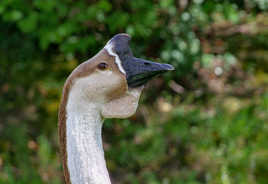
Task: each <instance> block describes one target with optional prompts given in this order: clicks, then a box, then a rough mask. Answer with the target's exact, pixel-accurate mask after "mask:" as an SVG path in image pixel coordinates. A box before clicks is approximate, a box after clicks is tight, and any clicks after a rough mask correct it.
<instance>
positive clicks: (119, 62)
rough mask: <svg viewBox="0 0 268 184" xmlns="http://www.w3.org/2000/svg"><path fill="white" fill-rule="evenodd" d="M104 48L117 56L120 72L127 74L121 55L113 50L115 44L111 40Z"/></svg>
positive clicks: (116, 60)
mask: <svg viewBox="0 0 268 184" xmlns="http://www.w3.org/2000/svg"><path fill="white" fill-rule="evenodd" d="M104 48H105V49H106V50H107V52H108V53H109V54H110V55H111V56H115V63H116V65H117V66H118V68H119V70H120V72H122V73H123V74H125V75H126V72H125V70H124V68H123V66H122V63H121V60H120V58H119V56H118V55H117V54H116V53H114V52H113V45H112V44H111V43H110V41H109V42H108V43H107V44H106V45H105V47H104Z"/></svg>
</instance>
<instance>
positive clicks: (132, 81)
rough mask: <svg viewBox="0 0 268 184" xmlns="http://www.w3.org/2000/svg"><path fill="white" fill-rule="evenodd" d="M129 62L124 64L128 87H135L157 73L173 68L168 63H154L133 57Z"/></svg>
mask: <svg viewBox="0 0 268 184" xmlns="http://www.w3.org/2000/svg"><path fill="white" fill-rule="evenodd" d="M131 60H132V61H131V62H128V64H127V65H125V66H124V69H125V71H126V75H127V83H128V86H129V87H132V88H135V87H139V86H142V85H144V84H145V83H147V82H148V81H149V80H150V79H152V78H153V77H155V76H156V75H158V74H162V73H164V72H167V71H170V70H174V67H173V66H172V65H169V64H162V63H156V62H152V61H148V60H144V59H140V58H135V57H133V58H132V59H131Z"/></svg>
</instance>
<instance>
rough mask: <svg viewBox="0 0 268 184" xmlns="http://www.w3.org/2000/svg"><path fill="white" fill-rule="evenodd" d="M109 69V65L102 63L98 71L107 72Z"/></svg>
mask: <svg viewBox="0 0 268 184" xmlns="http://www.w3.org/2000/svg"><path fill="white" fill-rule="evenodd" d="M107 68H108V64H107V63H100V64H98V69H100V70H106V69H107Z"/></svg>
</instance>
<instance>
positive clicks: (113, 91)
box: [65, 34, 174, 118]
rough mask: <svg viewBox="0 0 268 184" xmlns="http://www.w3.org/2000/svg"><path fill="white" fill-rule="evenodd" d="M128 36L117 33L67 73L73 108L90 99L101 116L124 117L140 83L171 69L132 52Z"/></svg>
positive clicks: (135, 101)
mask: <svg viewBox="0 0 268 184" xmlns="http://www.w3.org/2000/svg"><path fill="white" fill-rule="evenodd" d="M130 39H131V38H130V36H129V35H128V34H117V35H115V36H114V37H113V38H112V39H110V40H109V41H108V42H107V44H106V45H105V47H104V48H103V49H102V50H101V51H100V52H99V53H98V54H96V55H95V56H94V57H92V58H91V59H89V60H87V61H85V62H84V63H82V64H80V65H79V66H78V67H77V68H76V69H75V70H74V71H73V72H72V73H71V75H70V76H69V77H68V79H67V81H66V83H65V90H66V89H67V90H68V91H69V92H68V93H70V94H69V95H68V101H72V103H74V102H75V103H76V106H77V109H79V108H86V107H85V106H86V105H85V104H87V103H90V104H92V103H94V104H95V105H96V107H98V110H99V111H100V113H101V115H102V116H103V117H104V118H125V117H129V116H131V115H132V114H134V113H135V111H136V109H137V106H138V100H139V97H140V94H141V92H142V89H143V86H144V84H145V83H146V82H147V81H149V80H150V79H151V78H152V77H154V76H156V75H157V74H160V73H163V72H166V71H169V70H173V69H174V68H173V66H171V65H169V64H161V63H156V62H152V61H148V60H144V59H140V58H136V57H134V56H133V53H132V51H131V49H130V47H129V41H130Z"/></svg>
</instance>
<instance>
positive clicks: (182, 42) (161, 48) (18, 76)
mask: <svg viewBox="0 0 268 184" xmlns="http://www.w3.org/2000/svg"><path fill="white" fill-rule="evenodd" d="M267 10H268V1H267V0H238V1H235V0H230V1H227V0H223V1H219V0H206V1H204V0H193V1H189V0H180V1H174V0H149V1H145V0H135V1H108V0H100V1H93V0H79V1H73V0H65V1H60V0H33V1H32V0H24V1H21V0H1V1H0V30H1V31H0V40H1V41H0V107H1V108H0V116H1V118H0V183H3V184H15V183H16V184H17V183H18V184H26V183H27V184H28V183H33V184H39V183H52V184H54V183H55V184H58V183H62V182H63V180H62V179H63V178H62V171H61V164H60V161H59V160H60V159H59V156H58V141H57V109H58V105H59V99H60V94H61V89H62V86H63V83H64V81H65V79H66V78H67V76H68V74H69V73H70V72H71V71H72V70H73V69H74V68H75V67H76V66H77V65H78V64H79V63H81V62H82V61H84V60H86V59H88V58H89V57H91V56H93V55H94V54H96V52H98V51H99V50H100V49H101V48H102V47H103V46H104V44H105V43H106V42H107V41H108V40H109V38H111V37H112V36H113V35H114V34H117V33H120V32H126V33H128V34H130V35H131V36H132V42H131V46H132V48H133V52H134V54H135V55H136V56H139V57H145V58H148V59H151V60H156V61H159V62H168V63H171V64H173V65H174V66H175V67H176V71H174V72H170V73H168V74H166V75H165V76H164V77H162V78H158V79H155V80H154V81H152V82H151V83H150V84H148V87H147V89H146V90H145V93H144V94H143V97H142V99H141V105H140V108H139V110H138V112H137V114H136V115H135V116H134V117H132V118H130V119H128V120H107V121H106V122H105V125H104V141H105V143H104V148H105V150H106V159H107V165H108V168H109V171H110V175H111V178H112V181H113V183H133V184H136V183H146V184H160V183H161V184H162V183H163V184H180V183H181V184H182V183H184V184H201V183H210V184H217V183H222V184H231V183H250V184H256V183H260V184H266V183H268V177H267V173H268V164H267V163H268V147H267V142H268V124H267V123H268V90H267V88H268V86H267V84H268V73H267V72H268V51H267V50H268V12H267ZM156 92H157V93H156ZM107 135H109V137H107Z"/></svg>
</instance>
